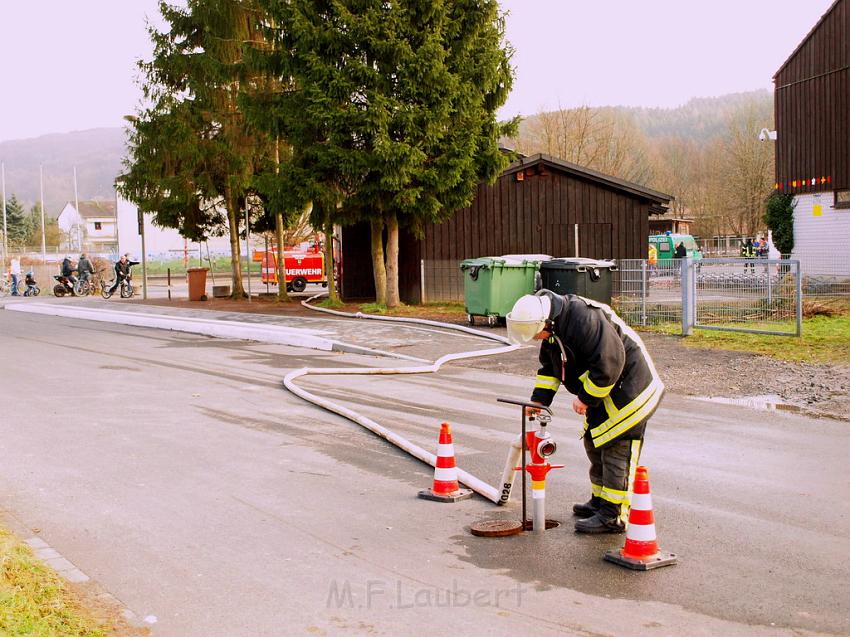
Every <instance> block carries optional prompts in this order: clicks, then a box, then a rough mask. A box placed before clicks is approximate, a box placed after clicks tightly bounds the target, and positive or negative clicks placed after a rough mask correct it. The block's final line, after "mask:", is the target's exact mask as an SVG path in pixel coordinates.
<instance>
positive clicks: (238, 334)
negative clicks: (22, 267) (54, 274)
mask: <svg viewBox="0 0 850 637" xmlns="http://www.w3.org/2000/svg"><path fill="white" fill-rule="evenodd" d="M4 309H5V310H7V311H12V312H25V313H30V314H42V315H45V316H58V317H63V318H78V319H82V320H86V321H100V322H103V323H117V324H120V325H132V326H135V327H151V328H154V329H162V330H171V331H175V332H187V333H190V334H203V335H205V336H212V337H216V338H234V339H240V340H246V341H256V342H259V343H271V344H274V345H290V346H292V347H305V348H308V349H315V350H319V351H323V352H340V353H346V354H360V355H363V356H379V357H383V358H397V359H399V360H405V361H412V362H416V363H423V362H430V361H425V360H424V359H421V358H416V357H414V356H406V355H405V354H394V353H392V352H382V351H380V350H376V349H371V348H369V347H362V346H360V345H351V344H350V343H343V342H342V341H337V340H334V339H331V338H327V337H325V336H323V334H324V332H321V331H318V330H310V329H304V328H297V327H284V326H283V325H270V324H262V323H242V322H239V321H227V320H218V319H204V318H198V317H185V316H174V315H168V314H148V313H146V312H126V311H121V310H109V309H103V308H90V307H79V306H72V305H58V304H55V303H32V302H30V303H10V304H8V305H6V306H5V307H4Z"/></svg>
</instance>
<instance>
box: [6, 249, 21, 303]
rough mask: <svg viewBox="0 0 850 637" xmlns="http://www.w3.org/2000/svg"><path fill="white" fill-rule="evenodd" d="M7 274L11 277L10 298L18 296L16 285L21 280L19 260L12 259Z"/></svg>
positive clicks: (16, 258)
mask: <svg viewBox="0 0 850 637" xmlns="http://www.w3.org/2000/svg"><path fill="white" fill-rule="evenodd" d="M9 274H10V275H11V276H12V296H19V294H18V283H19V282H20V280H21V260H20V259H19V258H18V257H12V261H11V263H10V265H9Z"/></svg>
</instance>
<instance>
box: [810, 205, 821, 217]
mask: <svg viewBox="0 0 850 637" xmlns="http://www.w3.org/2000/svg"><path fill="white" fill-rule="evenodd" d="M812 216H813V217H822V216H823V206H822V205H820V204H819V203H816V204H815V205H814V206H812Z"/></svg>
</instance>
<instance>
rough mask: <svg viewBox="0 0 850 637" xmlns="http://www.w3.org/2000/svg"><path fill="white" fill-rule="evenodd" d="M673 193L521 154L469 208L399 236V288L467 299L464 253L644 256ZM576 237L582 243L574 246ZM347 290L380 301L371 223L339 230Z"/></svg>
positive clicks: (407, 296)
mask: <svg viewBox="0 0 850 637" xmlns="http://www.w3.org/2000/svg"><path fill="white" fill-rule="evenodd" d="M671 199H672V197H671V196H670V195H665V194H663V193H660V192H656V191H654V190H651V189H649V188H646V187H645V186H640V185H638V184H634V183H631V182H628V181H624V180H622V179H617V178H616V177H611V176H610V175H604V174H602V173H599V172H596V171H594V170H590V169H588V168H583V167H581V166H577V165H575V164H571V163H569V162H566V161H562V160H559V159H555V158H554V157H549V156H547V155H542V154H538V155H533V156H531V157H522V158H520V159H518V160H517V161H515V162H514V163H513V164H511V165H510V166H509V167H508V168H507V169H506V170H505V171H504V172H503V173H502V174H501V175H500V176H499V178H498V179H497V180H496V182H495V183H494V184H493V185H489V184H480V185H479V186H478V190H477V192H476V195H475V198H474V199H473V201H472V203H471V205H470V206H469V207H467V208H463V209H462V210H459V211H458V212H457V214H455V215H454V216H453V217H452V218H451V219H450V220H448V221H446V222H444V223H442V224H432V225H429V226H427V227H426V228H425V229H424V233H423V236H422V238H421V239H417V238H415V237H413V236H412V235H411V234H409V233H402V237H401V240H400V255H399V288H400V290H399V291H400V294H401V297H402V300H404V301H405V302H408V303H420V302H422V299H423V288H424V292H425V294H424V298H425V300H427V301H437V300H440V301H443V300H457V299H459V298H461V297H462V287H461V286H462V278H461V276H460V270H459V268H458V266H459V263H460V262H461V261H462V260H463V259H468V258H473V257H480V256H501V255H505V254H547V255H551V256H556V257H563V256H582V257H589V258H594V259H645V258H646V256H647V245H648V244H647V237H648V236H649V215H651V214H661V213H663V212H665V211H666V205H667V204H668V203H669V202H670V200H671ZM576 239H577V242H576ZM342 254H343V257H342V260H343V266H342V269H343V271H342V294H343V297H344V298H346V299H348V300H353V299H365V298H374V294H375V291H374V284H373V281H372V265H371V256H370V243H369V228H368V227H367V226H366V225H365V224H362V225H357V226H351V227H348V228H344V229H343V232H342Z"/></svg>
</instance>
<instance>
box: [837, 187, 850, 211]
mask: <svg viewBox="0 0 850 637" xmlns="http://www.w3.org/2000/svg"><path fill="white" fill-rule="evenodd" d="M835 207H836V208H850V190H836V191H835Z"/></svg>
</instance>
